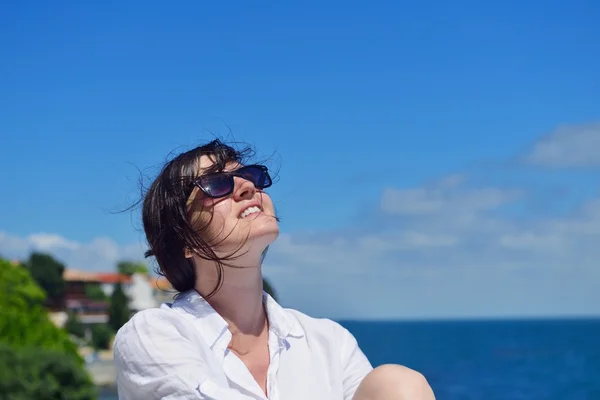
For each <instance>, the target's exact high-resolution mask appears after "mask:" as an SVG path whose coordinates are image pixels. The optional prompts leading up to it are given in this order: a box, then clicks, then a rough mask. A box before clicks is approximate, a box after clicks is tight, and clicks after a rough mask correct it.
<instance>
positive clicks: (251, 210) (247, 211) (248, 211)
mask: <svg viewBox="0 0 600 400" xmlns="http://www.w3.org/2000/svg"><path fill="white" fill-rule="evenodd" d="M257 212H260V208H258V207H256V206H254V207H248V208H246V209H245V210H244V212H243V213H241V214H240V218H246V217H247V216H248V215H250V214H253V213H257Z"/></svg>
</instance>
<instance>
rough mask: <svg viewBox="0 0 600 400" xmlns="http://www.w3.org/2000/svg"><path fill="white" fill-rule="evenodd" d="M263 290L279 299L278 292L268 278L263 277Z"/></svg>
mask: <svg viewBox="0 0 600 400" xmlns="http://www.w3.org/2000/svg"><path fill="white" fill-rule="evenodd" d="M263 290H264V291H265V292H267V293H268V294H269V295H270V296H271V297H272V298H273V299H274V300H275V301H277V292H276V291H275V288H274V287H273V285H271V282H269V281H268V280H267V278H263Z"/></svg>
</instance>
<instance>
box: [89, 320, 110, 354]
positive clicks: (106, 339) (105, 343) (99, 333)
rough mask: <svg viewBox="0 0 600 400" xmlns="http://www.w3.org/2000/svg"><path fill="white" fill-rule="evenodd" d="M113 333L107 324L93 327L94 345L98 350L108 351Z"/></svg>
mask: <svg viewBox="0 0 600 400" xmlns="http://www.w3.org/2000/svg"><path fill="white" fill-rule="evenodd" d="M112 336H113V332H112V330H111V329H110V327H109V326H108V325H106V324H94V325H92V345H93V346H94V348H95V349H96V350H100V349H101V350H108V349H109V348H110V341H111V340H112Z"/></svg>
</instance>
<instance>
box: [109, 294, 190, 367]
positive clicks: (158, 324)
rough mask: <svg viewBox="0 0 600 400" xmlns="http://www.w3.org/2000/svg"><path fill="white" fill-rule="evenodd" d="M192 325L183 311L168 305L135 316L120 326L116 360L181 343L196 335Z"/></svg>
mask: <svg viewBox="0 0 600 400" xmlns="http://www.w3.org/2000/svg"><path fill="white" fill-rule="evenodd" d="M193 336H194V335H193V330H192V325H191V323H190V322H189V320H188V319H187V318H186V316H185V315H184V314H183V313H179V312H177V311H175V310H173V309H171V308H170V307H169V306H167V305H163V306H161V307H160V308H150V309H146V310H143V311H140V312H137V313H136V314H135V315H133V316H132V317H131V318H130V319H129V321H127V323H125V325H123V326H122V327H121V329H119V331H118V332H117V334H116V335H115V340H114V346H113V349H114V355H115V359H118V358H123V357H125V358H129V356H130V355H132V354H140V353H145V352H146V351H147V349H148V348H151V347H152V348H156V347H157V346H161V345H166V346H167V347H166V348H169V347H170V346H169V345H170V344H172V343H173V342H181V341H185V340H187V338H189V337H193Z"/></svg>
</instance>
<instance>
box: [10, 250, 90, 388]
mask: <svg viewBox="0 0 600 400" xmlns="http://www.w3.org/2000/svg"><path fill="white" fill-rule="evenodd" d="M45 297H46V294H45V293H44V291H43V290H42V289H41V288H40V287H39V286H38V285H37V284H36V283H35V281H34V280H33V278H32V276H31V274H30V273H29V270H28V269H27V268H25V267H24V266H15V265H13V264H11V263H10V262H8V261H6V260H2V259H0V310H1V312H0V399H15V400H20V399H23V400H24V399H39V400H54V399H74V400H80V399H81V400H83V399H88V400H92V399H95V398H96V392H95V387H94V384H93V382H92V381H91V379H90V378H89V376H88V375H87V372H86V370H85V368H84V366H83V359H82V358H81V357H80V356H79V354H78V353H77V348H76V346H75V344H74V343H73V342H72V341H71V340H70V339H69V336H68V334H67V332H66V331H65V330H62V329H60V328H58V327H56V326H55V325H54V324H53V323H52V322H51V321H50V319H49V318H48V313H47V311H46V309H45V307H44V301H45Z"/></svg>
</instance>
